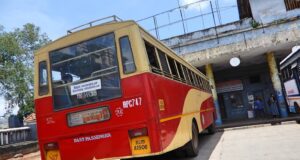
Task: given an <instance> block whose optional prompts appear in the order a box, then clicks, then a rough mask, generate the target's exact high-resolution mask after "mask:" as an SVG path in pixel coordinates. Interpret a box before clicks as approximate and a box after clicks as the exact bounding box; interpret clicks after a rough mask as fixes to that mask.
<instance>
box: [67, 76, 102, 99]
mask: <svg viewBox="0 0 300 160" xmlns="http://www.w3.org/2000/svg"><path fill="white" fill-rule="evenodd" d="M98 89H101V80H100V79H96V80H92V81H87V82H84V83H79V84H75V85H72V86H71V95H72V96H73V95H76V94H80V93H84V92H89V91H95V90H98Z"/></svg>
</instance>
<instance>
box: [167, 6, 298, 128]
mask: <svg viewBox="0 0 300 160" xmlns="http://www.w3.org/2000/svg"><path fill="white" fill-rule="evenodd" d="M237 5H238V10H239V17H240V20H239V21H236V22H232V23H227V24H223V25H219V26H215V27H212V28H208V29H205V30H199V31H194V32H190V33H187V34H183V35H179V36H175V37H171V38H167V39H164V40H162V41H163V42H164V43H165V44H166V45H167V46H169V47H170V48H172V49H173V50H175V51H176V53H177V54H179V55H180V56H182V57H183V58H184V59H185V60H186V61H188V62H189V63H191V64H192V65H194V66H196V67H197V68H198V69H200V70H201V71H203V72H204V73H206V74H207V76H208V77H209V79H210V84H211V86H213V95H214V103H215V107H216V109H217V115H218V118H217V121H216V123H217V124H219V125H220V124H222V123H223V122H224V121H225V122H226V121H236V120H247V119H251V118H255V117H253V115H251V114H252V113H253V112H251V111H252V110H253V102H254V100H255V99H257V98H259V99H261V100H262V102H263V106H264V115H265V117H272V115H271V110H270V107H269V104H268V100H269V97H270V95H271V94H274V95H276V98H277V100H278V108H279V113H280V117H287V116H289V115H290V114H291V113H290V112H289V110H288V107H287V103H286V101H285V96H284V91H283V84H282V82H281V80H280V74H279V66H278V65H279V62H280V61H281V60H282V59H283V58H284V57H286V56H287V55H288V54H289V53H290V52H291V49H292V47H293V46H295V45H299V42H300V9H299V7H300V3H299V2H298V1H289V0H272V1H261V0H237ZM232 58H235V59H238V60H240V64H238V66H236V67H233V66H232V65H230V60H232Z"/></svg>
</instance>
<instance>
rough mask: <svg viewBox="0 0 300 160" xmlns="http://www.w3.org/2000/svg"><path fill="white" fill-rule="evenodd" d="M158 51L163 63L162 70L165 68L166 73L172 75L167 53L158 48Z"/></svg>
mask: <svg viewBox="0 0 300 160" xmlns="http://www.w3.org/2000/svg"><path fill="white" fill-rule="evenodd" d="M157 53H158V56H159V60H160V63H161V67H162V70H163V72H164V74H166V75H167V76H170V75H171V73H170V69H169V66H168V62H167V59H166V55H165V53H164V52H162V51H161V50H159V49H157Z"/></svg>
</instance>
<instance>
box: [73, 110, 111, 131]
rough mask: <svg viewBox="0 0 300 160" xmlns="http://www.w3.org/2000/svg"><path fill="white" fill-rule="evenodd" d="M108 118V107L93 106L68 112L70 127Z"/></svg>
mask: <svg viewBox="0 0 300 160" xmlns="http://www.w3.org/2000/svg"><path fill="white" fill-rule="evenodd" d="M108 119H110V112H109V109H108V107H100V108H94V109H90V110H85V111H80V112H75V113H70V114H68V123H69V126H71V127H73V126H78V125H83V124H89V123H96V122H101V121H105V120H108Z"/></svg>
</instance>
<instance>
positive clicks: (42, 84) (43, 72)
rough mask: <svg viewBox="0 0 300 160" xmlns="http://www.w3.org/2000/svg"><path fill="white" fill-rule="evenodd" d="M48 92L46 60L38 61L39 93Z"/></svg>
mask: <svg viewBox="0 0 300 160" xmlns="http://www.w3.org/2000/svg"><path fill="white" fill-rule="evenodd" d="M48 92H49V88H48V72H47V62H46V61H42V62H40V63H39V95H40V96H42V95H46V94H48Z"/></svg>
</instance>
